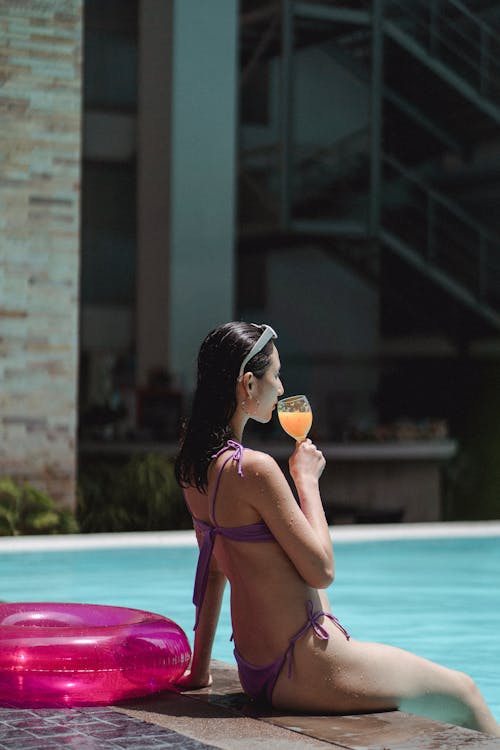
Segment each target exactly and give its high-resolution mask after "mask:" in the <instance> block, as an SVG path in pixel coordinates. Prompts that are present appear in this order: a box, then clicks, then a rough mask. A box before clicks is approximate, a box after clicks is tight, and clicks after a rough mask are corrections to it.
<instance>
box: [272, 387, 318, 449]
mask: <svg viewBox="0 0 500 750" xmlns="http://www.w3.org/2000/svg"><path fill="white" fill-rule="evenodd" d="M278 419H279V421H280V424H281V426H282V427H283V429H284V430H285V432H286V433H288V435H290V436H291V437H293V438H295V440H296V441H297V442H298V443H301V442H302V441H303V440H305V439H306V437H307V433H308V432H309V430H310V429H311V425H312V411H311V407H310V405H309V401H308V400H307V397H306V396H289V397H288V398H282V399H281V400H280V401H278Z"/></svg>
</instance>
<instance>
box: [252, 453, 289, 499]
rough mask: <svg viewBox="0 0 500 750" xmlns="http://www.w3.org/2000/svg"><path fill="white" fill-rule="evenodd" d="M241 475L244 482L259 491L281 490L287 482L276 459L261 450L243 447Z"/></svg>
mask: <svg viewBox="0 0 500 750" xmlns="http://www.w3.org/2000/svg"><path fill="white" fill-rule="evenodd" d="M243 475H244V477H245V479H246V480H247V482H246V484H247V485H248V486H249V487H251V488H252V489H253V490H257V491H259V493H260V492H264V491H266V492H269V491H272V490H274V491H282V490H283V487H284V485H286V487H287V488H288V483H287V481H286V479H285V476H284V474H283V472H282V471H281V469H280V467H279V465H278V463H277V461H276V460H275V459H274V458H273V457H272V456H270V455H269V453H264V452H263V451H254V450H251V449H249V448H246V449H245V452H244V454H243Z"/></svg>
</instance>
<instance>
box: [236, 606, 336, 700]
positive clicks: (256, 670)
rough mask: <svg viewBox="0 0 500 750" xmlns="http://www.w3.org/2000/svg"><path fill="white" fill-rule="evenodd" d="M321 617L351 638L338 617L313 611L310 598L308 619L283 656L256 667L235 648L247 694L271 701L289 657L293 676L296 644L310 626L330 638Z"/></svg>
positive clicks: (242, 683) (289, 667)
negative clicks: (326, 618)
mask: <svg viewBox="0 0 500 750" xmlns="http://www.w3.org/2000/svg"><path fill="white" fill-rule="evenodd" d="M320 617H328V619H329V620H331V621H332V622H333V623H335V625H336V626H337V627H338V628H339V629H340V630H341V631H342V632H343V634H344V635H345V637H346V638H347V640H349V638H350V636H349V633H348V632H347V630H345V628H343V627H342V625H341V624H340V622H339V621H338V620H337V618H336V617H335V616H334V615H331V614H330V613H329V612H322V611H319V612H313V603H312V601H310V600H309V601H308V602H307V621H306V623H305V624H304V625H303V626H302V627H301V629H300V630H299V631H298V632H297V633H296V634H295V635H294V636H292V638H290V641H289V643H288V648H287V650H286V651H285V653H284V654H283V656H279V657H278V658H277V659H275V661H273V662H271V663H270V664H266V665H265V666H263V667H256V666H254V665H253V664H250V663H249V662H247V661H246V660H245V659H244V658H243V657H242V656H241V654H240V653H239V651H238V649H237V648H235V649H234V658H235V659H236V663H237V664H238V672H239V676H240V682H241V686H242V688H243V690H244V691H245V693H246V694H247V695H249V696H250V697H251V698H255V699H260V700H267V701H268V702H269V703H271V698H272V694H273V690H274V686H275V684H276V680H277V679H278V675H279V673H280V671H281V667H282V666H283V664H284V663H285V661H286V660H287V658H288V678H289V679H290V677H291V676H292V660H293V650H294V648H295V644H296V642H297V641H298V640H299V638H300V637H301V636H302V635H304V633H305V632H306V631H307V630H308V628H312V629H313V630H314V633H315V634H316V635H317V636H318V638H321V639H322V640H324V641H327V640H328V632H327V631H326V630H325V628H324V627H323V626H322V625H320V623H319V622H318V620H319V618H320Z"/></svg>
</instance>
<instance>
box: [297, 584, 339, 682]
mask: <svg viewBox="0 0 500 750" xmlns="http://www.w3.org/2000/svg"><path fill="white" fill-rule="evenodd" d="M306 611H307V620H306V623H305V625H304V627H302V628H301V629H300V630H299V632H298V633H296V634H295V635H294V636H293V638H290V645H289V646H288V648H287V650H286V654H285V658H287V657H288V678H289V679H290V677H291V676H292V661H293V651H294V648H295V644H296V642H297V641H298V640H299V638H300V637H301V636H302V635H304V633H305V632H306V630H308V628H312V629H313V630H314V632H315V633H316V635H317V636H318V638H321V640H322V641H327V640H328V638H329V634H328V631H327V630H325V628H324V627H323V625H321V623H320V622H318V620H319V618H320V617H328V619H329V620H331V621H332V622H333V623H334V624H335V625H336V626H337V627H338V628H339V630H341V631H342V633H343V634H344V635H345V637H346V638H347V640H350V638H351V636H350V635H349V633H348V632H347V630H346V629H345V628H344V626H343V625H341V624H340V622H339V621H338V619H337V618H336V617H335V615H331V614H330V612H322V611H321V610H320V611H319V612H314V608H313V603H312V601H311V600H310V599H309V600H308V602H307V608H306Z"/></svg>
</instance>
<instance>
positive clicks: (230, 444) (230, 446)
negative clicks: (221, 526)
mask: <svg viewBox="0 0 500 750" xmlns="http://www.w3.org/2000/svg"><path fill="white" fill-rule="evenodd" d="M230 450H232V451H233V454H232V455H231V456H228V457H227V458H226V460H225V461H224V462H223V464H222V466H221V467H220V469H219V473H218V474H217V479H216V480H215V487H214V491H213V493H212V497H211V499H210V505H209V508H208V514H209V518H210V521H211V522H212V523H213V525H214V526H217V522H216V520H215V498H216V497H217V492H218V490H219V484H220V480H221V477H222V472H223V471H224V468H225V466H226V464H227V463H229V461H231V460H232V461H237V463H238V474H239V475H240V477H242V476H243V468H242V465H241V462H242V459H243V446H242V445H240V443H237V442H236V440H228V441H227V443H226V445H225V446H224V447H223V448H221V449H220V451H218V452H217V453H215V454H214V455H213V456H212V458H218V457H219V456H221V455H222V454H223V453H225V452H226V451H230Z"/></svg>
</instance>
